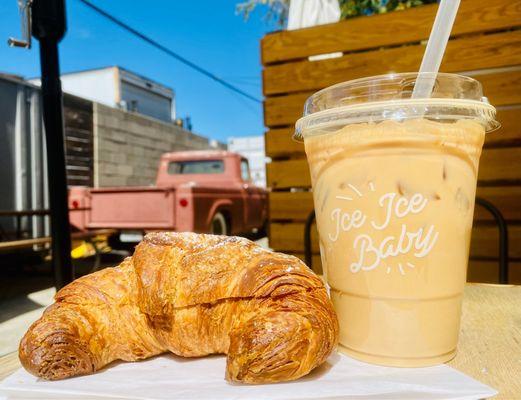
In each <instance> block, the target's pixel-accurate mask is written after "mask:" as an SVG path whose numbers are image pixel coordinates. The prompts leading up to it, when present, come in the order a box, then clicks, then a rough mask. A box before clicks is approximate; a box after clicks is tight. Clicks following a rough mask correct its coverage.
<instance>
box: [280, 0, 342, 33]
mask: <svg viewBox="0 0 521 400" xmlns="http://www.w3.org/2000/svg"><path fill="white" fill-rule="evenodd" d="M339 20H340V6H339V4H338V0H291V1H290V5H289V15H288V27H287V29H288V30H292V29H300V28H307V27H310V26H315V25H322V24H329V23H332V22H337V21H339Z"/></svg>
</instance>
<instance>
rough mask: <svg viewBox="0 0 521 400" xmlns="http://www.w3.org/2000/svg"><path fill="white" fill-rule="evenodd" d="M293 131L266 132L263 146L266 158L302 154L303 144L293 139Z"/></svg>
mask: <svg viewBox="0 0 521 400" xmlns="http://www.w3.org/2000/svg"><path fill="white" fill-rule="evenodd" d="M294 132H295V130H294V129H293V128H292V127H290V128H281V129H271V130H269V131H267V132H266V135H265V144H266V155H267V156H268V157H274V158H277V157H285V156H291V155H295V154H302V155H303V154H304V144H303V143H302V142H297V141H296V140H294V139H293V133H294Z"/></svg>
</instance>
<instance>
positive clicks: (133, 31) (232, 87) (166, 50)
mask: <svg viewBox="0 0 521 400" xmlns="http://www.w3.org/2000/svg"><path fill="white" fill-rule="evenodd" d="M79 1H80V2H81V3H83V4H84V5H86V6H87V7H89V8H90V9H92V10H94V11H95V12H97V13H98V14H100V15H101V16H103V17H105V18H106V19H108V20H109V21H111V22H113V23H114V24H116V25H118V26H119V27H120V28H123V29H124V30H126V31H127V32H129V33H131V34H133V35H134V36H136V37H138V38H139V39H141V40H143V41H145V42H147V43H148V44H150V45H152V46H153V47H155V48H156V49H158V50H161V51H162V52H163V53H166V54H168V55H169V56H171V57H173V58H175V59H176V60H178V61H180V62H182V63H183V64H185V65H187V66H188V67H190V68H192V69H194V70H196V71H197V72H199V73H201V74H203V75H205V76H207V77H208V78H210V79H213V80H214V81H216V82H218V83H220V84H221V85H223V86H224V87H225V88H227V89H229V90H231V91H233V92H235V93H238V94H240V95H241V96H244V97H246V98H247V99H249V100H252V101H254V102H256V103H262V101H261V100H259V99H257V98H256V97H254V96H252V95H251V94H248V93H246V92H245V91H243V90H241V89H239V88H238V87H236V86H235V85H232V84H231V83H228V82H226V81H225V80H224V79H222V78H219V77H218V76H216V75H214V74H212V73H211V72H210V71H208V70H207V69H205V68H203V67H201V66H199V65H197V64H195V63H193V62H192V61H190V60H187V59H186V58H184V57H183V56H181V55H179V54H178V53H176V52H175V51H173V50H170V49H169V48H168V47H166V46H163V45H162V44H160V43H158V42H156V41H155V40H154V39H151V38H149V37H148V36H146V35H145V34H143V33H141V32H139V31H138V30H136V29H134V28H132V27H131V26H129V25H127V24H126V23H124V22H123V21H121V20H120V19H118V18H116V17H114V16H113V15H111V14H109V13H108V12H106V11H104V10H102V9H101V8H99V7H98V6H96V5H94V4H92V3H91V2H90V1H88V0H79Z"/></svg>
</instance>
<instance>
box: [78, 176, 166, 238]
mask: <svg viewBox="0 0 521 400" xmlns="http://www.w3.org/2000/svg"><path fill="white" fill-rule="evenodd" d="M89 200H90V201H89V202H90V218H88V219H87V220H88V223H87V228H115V229H174V228H175V209H174V207H175V189H174V188H156V187H147V186H143V187H117V188H98V189H91V190H90V199H89Z"/></svg>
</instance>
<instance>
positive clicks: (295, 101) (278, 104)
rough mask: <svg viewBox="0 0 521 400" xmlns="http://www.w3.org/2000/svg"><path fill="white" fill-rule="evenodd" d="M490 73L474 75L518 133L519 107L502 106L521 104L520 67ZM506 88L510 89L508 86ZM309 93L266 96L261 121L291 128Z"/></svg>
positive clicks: (502, 115) (500, 115)
mask: <svg viewBox="0 0 521 400" xmlns="http://www.w3.org/2000/svg"><path fill="white" fill-rule="evenodd" d="M491 75H492V76H494V77H497V78H498V79H497V80H492V79H489V77H488V76H487V74H483V75H479V76H476V77H475V78H476V79H477V80H479V81H481V82H483V83H484V85H483V86H484V93H485V95H486V96H488V97H489V99H490V102H491V104H493V105H494V106H496V107H498V120H499V121H500V122H502V121H503V120H506V121H507V122H508V123H509V125H508V126H511V127H513V126H515V127H516V129H515V132H516V133H518V132H519V130H520V129H519V126H520V124H519V121H520V118H519V107H514V108H512V107H501V106H515V105H519V104H521V70H520V71H510V72H505V73H503V74H502V75H499V74H497V73H494V74H491ZM509 86H510V87H509ZM507 87H509V88H508V89H507ZM502 92H504V93H502ZM312 94H313V92H305V93H297V94H291V95H288V96H276V97H268V98H267V99H266V100H265V102H264V124H265V125H266V126H268V127H281V126H285V127H287V126H288V125H289V126H291V127H293V126H294V124H295V122H296V121H297V119H299V118H300V117H301V116H302V111H303V109H304V103H305V102H306V100H307V98H308V97H309V96H311V95H312ZM512 110H513V111H512ZM509 132H511V133H512V132H513V131H509Z"/></svg>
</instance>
